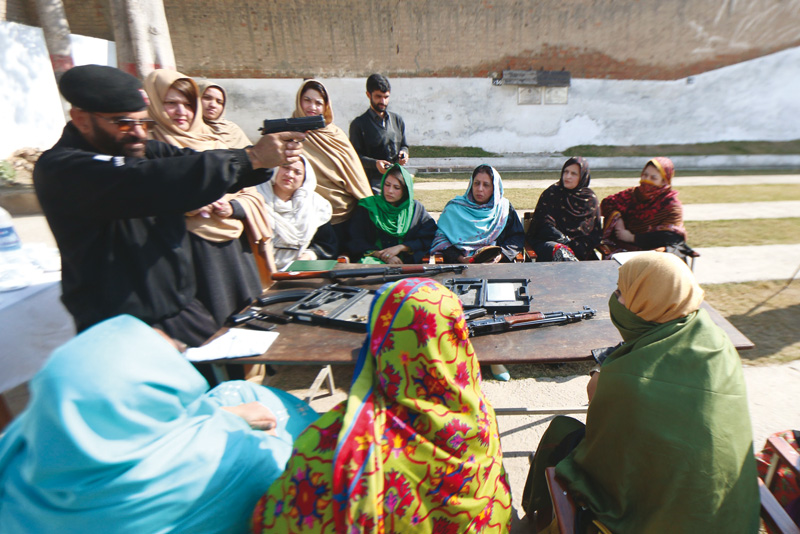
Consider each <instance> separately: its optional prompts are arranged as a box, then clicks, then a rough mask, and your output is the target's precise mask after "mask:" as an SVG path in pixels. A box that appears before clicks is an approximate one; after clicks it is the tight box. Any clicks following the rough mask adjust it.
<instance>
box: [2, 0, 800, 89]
mask: <svg viewBox="0 0 800 534" xmlns="http://www.w3.org/2000/svg"><path fill="white" fill-rule="evenodd" d="M163 3H164V9H165V12H166V15H167V20H168V22H169V27H170V33H171V36H172V41H173V46H174V49H175V57H176V60H177V65H178V69H179V70H181V71H182V72H186V73H188V74H191V75H194V76H210V77H226V78H244V79H247V78H301V77H309V76H325V77H356V78H358V77H363V76H366V75H369V74H370V73H371V72H373V71H381V72H384V73H386V74H387V75H389V76H392V77H465V78H476V77H477V78H480V77H485V76H487V75H489V74H490V73H492V72H501V71H502V70H504V69H505V70H508V69H517V70H529V69H540V68H544V69H547V70H561V69H566V70H569V71H571V72H572V74H573V76H575V77H577V78H600V79H677V78H682V77H684V76H688V75H691V74H698V73H701V72H706V71H708V70H713V69H716V68H720V67H723V66H726V65H731V64H734V63H737V62H741V61H746V60H749V59H753V58H756V57H760V56H764V55H767V54H770V53H773V52H777V51H779V50H784V49H787V48H790V47H795V46H800V0H702V1H698V0H535V1H534V0H491V1H488V0H459V1H454V0H403V1H397V0H294V1H292V2H276V1H264V0H163ZM8 5H9V9H8V17H9V20H12V21H15V22H21V23H25V24H30V25H37V24H38V22H37V17H36V9H35V7H34V6H35V0H8ZM64 5H65V9H66V13H67V18H68V19H69V23H70V27H71V29H72V32H73V33H76V34H82V35H89V36H92V37H98V38H105V39H111V38H113V37H112V35H113V33H112V31H111V28H110V26H109V19H110V17H109V9H108V0H64ZM13 17H18V18H13Z"/></svg>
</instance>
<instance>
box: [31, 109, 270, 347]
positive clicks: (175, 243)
mask: <svg viewBox="0 0 800 534" xmlns="http://www.w3.org/2000/svg"><path fill="white" fill-rule="evenodd" d="M269 176H270V174H268V172H265V171H253V168H252V166H251V164H250V160H249V158H248V157H247V154H246V152H245V151H244V150H208V151H205V152H195V151H193V150H191V149H179V148H176V147H173V146H169V145H167V144H164V143H161V142H158V141H148V142H147V148H146V156H145V158H130V157H122V156H114V157H112V156H108V155H104V154H98V153H97V152H96V150H95V149H94V148H93V147H92V146H91V145H90V144H89V143H88V142H87V141H86V140H85V139H84V137H83V136H82V135H81V134H80V132H78V130H77V129H76V128H75V127H74V126H73V125H72V123H69V124H67V126H66V127H65V128H64V132H63V134H62V136H61V139H60V140H59V141H58V143H56V145H55V146H54V147H53V148H51V149H50V150H48V151H46V152H45V153H44V154H42V156H41V158H39V161H38V162H37V164H36V167H35V168H34V172H33V180H34V186H35V187H36V194H37V195H38V197H39V202H40V204H41V206H42V210H43V211H44V214H45V216H46V217H47V222H48V223H49V224H50V228H51V230H52V232H53V235H54V236H55V239H56V242H57V244H58V248H59V250H60V251H61V266H62V271H61V272H62V282H61V283H62V291H63V295H62V297H61V298H62V300H63V302H64V305H65V306H66V307H67V309H68V310H69V312H70V313H71V314H72V316H73V317H74V318H75V323H76V326H77V328H78V330H79V331H80V330H83V329H85V328H88V327H89V326H91V325H93V324H95V323H97V322H99V321H102V320H103V319H106V318H108V317H112V316H114V315H118V314H122V313H127V314H130V315H133V316H134V317H138V318H139V319H141V320H143V321H145V322H147V323H151V324H152V323H155V322H159V321H160V320H162V319H165V318H168V317H172V316H174V315H176V314H177V313H179V312H180V311H181V310H182V309H183V308H184V307H185V306H186V305H187V304H188V303H189V302H191V301H192V300H193V299H194V296H195V278H194V273H193V269H192V257H191V252H190V248H189V243H188V238H187V231H186V223H185V221H184V213H185V212H187V211H191V210H194V209H197V208H199V207H202V206H205V205H207V204H210V203H211V202H214V201H215V200H217V199H219V198H220V197H221V196H223V195H224V194H225V193H226V192H235V191H238V190H239V189H241V188H243V187H247V186H251V185H255V184H256V183H260V182H263V181H265V180H266V179H267V178H268V177H269Z"/></svg>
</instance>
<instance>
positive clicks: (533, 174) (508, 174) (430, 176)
mask: <svg viewBox="0 0 800 534" xmlns="http://www.w3.org/2000/svg"><path fill="white" fill-rule="evenodd" d="M590 163H591V162H590ZM470 174H471V173H468V172H441V173H439V172H421V173H418V174H415V175H414V182H417V183H421V182H438V181H458V182H464V184H465V185H464V186H465V187H466V183H467V182H469V177H470ZM501 174H502V175H503V180H548V181H551V182H555V181H557V180H558V178H559V175H560V171H505V172H503V173H501ZM639 174H640V171H624V170H617V171H592V178H638V177H639ZM780 174H800V169H741V170H738V169H703V170H684V171H679V172H678V174H677V176H678V177H681V176H759V175H763V176H770V175H780Z"/></svg>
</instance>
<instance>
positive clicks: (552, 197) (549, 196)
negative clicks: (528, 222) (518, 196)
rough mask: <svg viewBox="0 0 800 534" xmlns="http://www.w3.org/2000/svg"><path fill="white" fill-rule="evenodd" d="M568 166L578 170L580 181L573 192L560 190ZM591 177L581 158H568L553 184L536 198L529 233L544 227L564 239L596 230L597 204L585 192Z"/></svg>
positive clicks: (590, 195)
mask: <svg viewBox="0 0 800 534" xmlns="http://www.w3.org/2000/svg"><path fill="white" fill-rule="evenodd" d="M570 165H578V167H580V175H581V176H580V180H579V182H578V185H576V186H575V187H574V188H573V189H567V188H566V187H564V178H563V176H564V171H565V170H566V169H567V167H569V166H570ZM590 181H591V175H590V173H589V162H587V161H586V159H585V158H578V157H572V158H569V159H568V160H567V161H566V162H565V163H564V166H563V167H562V168H561V178H560V179H559V180H558V183H557V184H554V185H552V186H550V187H548V188H547V189H546V190H545V191H544V192H543V193H542V196H540V197H539V201H538V203H537V204H536V209H535V210H534V212H533V230H532V231H533V232H534V233H535V232H537V231H538V230H539V228H541V227H544V226H545V225H549V226H552V227H554V228H556V229H558V230H559V231H560V232H561V233H562V234H564V235H566V236H567V237H570V238H574V237H578V236H588V235H590V234H591V233H592V231H593V230H594V228H595V226H597V227H598V228H599V219H600V212H599V210H598V206H599V202H598V200H597V195H595V194H594V191H592V190H591V189H589V182H590Z"/></svg>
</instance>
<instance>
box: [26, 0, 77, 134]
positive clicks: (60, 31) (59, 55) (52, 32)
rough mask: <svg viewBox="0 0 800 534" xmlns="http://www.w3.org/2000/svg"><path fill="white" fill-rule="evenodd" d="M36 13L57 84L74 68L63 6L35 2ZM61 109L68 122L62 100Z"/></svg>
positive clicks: (55, 2)
mask: <svg viewBox="0 0 800 534" xmlns="http://www.w3.org/2000/svg"><path fill="white" fill-rule="evenodd" d="M36 11H37V12H38V14H39V23H40V24H41V26H42V31H43V32H44V42H45V44H46V45H47V53H48V54H49V55H50V63H51V64H52V65H53V74H54V75H55V77H56V83H58V81H59V80H61V76H63V75H64V73H65V72H67V71H68V70H69V69H71V68H72V67H74V66H75V64H74V62H73V61H72V41H70V31H69V22H67V14H66V12H65V11H64V4H63V2H62V1H61V0H36ZM61 107H62V109H63V111H64V117H65V118H66V119H67V120H69V106H68V105H67V102H66V101H65V100H64V99H63V98H62V99H61Z"/></svg>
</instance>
